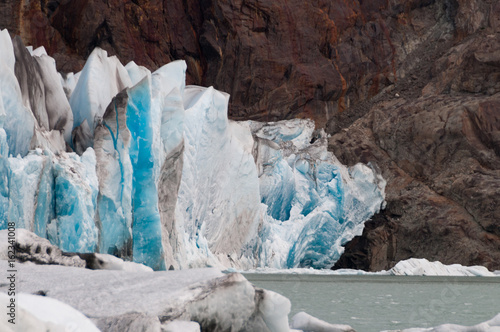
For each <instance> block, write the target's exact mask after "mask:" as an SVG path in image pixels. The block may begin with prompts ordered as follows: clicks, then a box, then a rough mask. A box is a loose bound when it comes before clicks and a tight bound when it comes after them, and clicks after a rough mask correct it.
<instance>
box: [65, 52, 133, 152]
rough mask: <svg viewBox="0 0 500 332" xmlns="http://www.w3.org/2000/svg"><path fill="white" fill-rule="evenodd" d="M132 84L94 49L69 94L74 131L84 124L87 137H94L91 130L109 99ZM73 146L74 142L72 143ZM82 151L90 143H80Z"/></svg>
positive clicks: (120, 68)
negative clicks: (87, 132) (87, 133)
mask: <svg viewBox="0 0 500 332" xmlns="http://www.w3.org/2000/svg"><path fill="white" fill-rule="evenodd" d="M131 85H132V82H131V80H130V77H129V75H128V72H127V70H126V69H125V67H123V65H122V64H121V63H120V61H119V60H118V58H117V57H116V56H111V57H108V54H107V52H106V51H104V50H102V49H100V48H95V49H94V51H93V52H92V53H91V54H90V56H89V58H88V59H87V62H86V63H85V66H84V67H83V70H82V72H81V74H80V77H79V79H78V83H77V84H76V87H75V89H74V91H73V93H72V94H71V98H70V105H71V109H72V110H73V115H74V126H73V127H74V128H76V127H78V126H80V125H81V124H82V122H83V121H84V120H87V124H88V130H89V136H88V137H93V136H94V128H95V126H96V125H97V123H98V122H99V121H100V119H102V116H103V114H104V111H105V110H106V107H107V106H108V105H109V103H110V102H111V99H112V98H113V97H114V96H115V95H116V94H117V93H118V92H120V91H121V90H123V89H124V88H126V87H130V86H131ZM73 144H75V142H73ZM80 144H82V145H83V146H84V149H83V151H84V150H85V149H86V147H89V146H93V141H92V140H88V141H84V142H80Z"/></svg>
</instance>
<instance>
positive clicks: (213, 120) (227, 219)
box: [176, 86, 265, 266]
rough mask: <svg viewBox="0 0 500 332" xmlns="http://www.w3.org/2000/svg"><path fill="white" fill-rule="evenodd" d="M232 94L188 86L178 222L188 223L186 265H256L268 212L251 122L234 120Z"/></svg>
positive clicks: (183, 262)
mask: <svg viewBox="0 0 500 332" xmlns="http://www.w3.org/2000/svg"><path fill="white" fill-rule="evenodd" d="M228 101H229V95H227V94H225V93H222V92H219V91H217V90H215V89H213V88H202V87H195V86H192V87H187V88H186V90H185V95H184V107H185V108H186V118H185V123H184V144H185V150H184V161H183V162H184V166H183V169H182V181H181V184H180V188H179V194H178V204H177V209H176V217H177V218H178V219H179V220H182V223H181V225H180V227H181V229H180V233H181V234H185V236H184V248H185V249H184V250H185V251H186V252H185V256H183V258H182V259H181V262H180V263H181V266H203V265H207V264H208V265H221V264H222V265H223V266H231V265H236V266H251V265H253V264H254V263H255V257H254V256H255V250H256V246H257V244H258V241H259V237H258V229H259V226H260V224H261V222H262V216H263V214H264V211H265V209H264V208H263V206H262V204H261V202H260V197H259V182H258V175H257V168H256V165H255V162H254V159H253V155H252V149H253V143H254V142H253V138H252V135H251V132H250V129H249V127H248V126H247V124H245V123H237V122H234V121H229V120H228V118H227V106H228Z"/></svg>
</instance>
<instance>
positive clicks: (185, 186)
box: [0, 30, 385, 270]
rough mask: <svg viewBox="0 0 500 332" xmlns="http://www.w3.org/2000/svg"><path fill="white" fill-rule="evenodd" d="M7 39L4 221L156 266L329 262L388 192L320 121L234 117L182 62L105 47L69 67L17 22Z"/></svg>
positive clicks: (0, 195) (1, 39)
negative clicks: (153, 61) (334, 142)
mask: <svg viewBox="0 0 500 332" xmlns="http://www.w3.org/2000/svg"><path fill="white" fill-rule="evenodd" d="M0 45H1V46H2V47H1V49H0V89H1V90H0V91H1V94H0V177H1V181H0V229H5V228H6V226H7V222H8V221H15V222H16V224H17V227H22V228H26V229H29V230H31V231H33V232H34V233H36V234H37V235H39V236H41V237H44V238H47V239H49V240H50V241H51V243H53V244H56V245H58V246H59V247H60V248H61V249H63V250H65V251H73V252H101V253H106V254H113V255H116V256H119V257H122V258H124V259H128V260H133V261H135V262H138V263H144V264H146V265H148V266H150V267H152V268H154V269H156V270H162V269H165V268H169V267H170V266H173V267H174V268H187V267H202V266H217V267H220V268H228V267H233V268H238V269H248V268H256V267H263V266H269V267H274V268H291V267H314V268H323V267H329V266H330V265H332V264H333V263H334V262H335V261H336V260H337V259H338V257H339V256H340V254H341V253H342V250H343V248H342V246H341V245H342V244H344V243H345V242H346V241H348V240H350V239H351V238H352V237H353V236H355V235H357V234H361V232H362V229H363V224H364V221H365V220H367V219H368V218H369V217H371V216H372V215H373V214H374V213H376V212H378V211H379V209H380V208H381V207H382V206H383V204H384V189H385V181H384V180H383V179H382V177H381V176H380V175H379V174H377V173H376V172H375V171H374V169H373V168H372V167H369V166H367V165H362V164H358V165H355V166H353V167H350V168H347V167H345V166H343V165H341V164H340V163H339V162H338V160H337V159H336V158H335V156H334V155H333V154H332V153H330V152H328V151H327V137H326V135H325V133H324V132H323V131H322V130H315V128H314V127H315V126H314V123H313V122H312V121H310V120H298V119H296V120H289V121H281V122H276V123H259V122H253V121H245V122H235V121H231V120H229V119H228V117H227V108H228V100H229V95H227V94H225V93H223V92H219V91H217V90H215V89H214V88H212V87H210V88H203V87H197V86H185V71H186V63H185V62H184V61H174V62H172V63H169V64H167V65H165V66H163V67H161V68H159V69H158V70H156V71H155V72H153V73H151V72H150V71H149V70H147V69H146V68H144V67H140V66H137V65H136V64H135V63H133V62H131V63H129V64H127V65H126V66H123V65H122V64H121V63H120V62H119V61H118V59H117V58H116V57H108V56H107V53H106V52H105V51H103V50H101V49H98V48H97V49H95V50H94V52H92V54H91V55H90V56H89V58H88V60H87V62H86V64H85V66H84V68H83V70H82V71H81V72H80V73H76V74H72V73H71V74H64V75H62V74H58V73H57V72H56V70H55V62H54V60H53V59H52V58H50V57H49V56H48V55H47V54H46V53H45V51H44V50H43V48H42V49H40V48H39V49H36V50H31V49H27V48H25V47H24V46H23V45H22V42H21V40H20V39H19V38H15V39H13V40H11V39H10V37H9V35H8V33H7V32H6V30H4V31H2V32H1V33H0ZM14 67H15V68H16V70H14ZM19 73H23V75H22V76H20V74H19ZM40 105H43V107H42V106H40ZM68 151H74V152H68Z"/></svg>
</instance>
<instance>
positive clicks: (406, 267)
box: [389, 258, 495, 277]
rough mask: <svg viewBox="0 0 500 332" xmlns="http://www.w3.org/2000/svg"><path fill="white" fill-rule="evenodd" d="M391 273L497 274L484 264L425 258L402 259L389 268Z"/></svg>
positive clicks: (423, 274) (483, 275)
mask: <svg viewBox="0 0 500 332" xmlns="http://www.w3.org/2000/svg"><path fill="white" fill-rule="evenodd" d="M389 273H390V274H392V275H406V276H481V277H492V276H495V273H493V272H490V271H488V269H487V268H486V267H484V266H462V265H460V264H453V265H444V264H443V263H441V262H429V261H428V260H427V259H425V258H410V259H407V260H404V261H400V262H399V263H397V264H396V266H394V267H393V268H392V269H390V270H389Z"/></svg>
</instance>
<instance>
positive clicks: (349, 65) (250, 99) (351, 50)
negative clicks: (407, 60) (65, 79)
mask: <svg viewBox="0 0 500 332" xmlns="http://www.w3.org/2000/svg"><path fill="white" fill-rule="evenodd" d="M432 3H433V1H429V0H413V1H402V0H398V1H387V0H372V1H359V0H349V1H345V0H333V1H326V0H316V1H307V2H304V1H299V0H291V1H275V0H265V1H255V0H253V1H248V0H220V1H215V0H207V1H195V0H186V1H171V0H170V1H166V0H165V1H159V0H156V1H155V0H150V1H140V0H135V1H132V0H128V1H127V0H42V1H28V2H27V4H25V2H21V1H14V0H8V1H4V4H2V5H0V27H2V28H4V27H7V28H8V29H9V31H11V32H12V33H13V34H19V35H21V37H22V39H23V41H24V42H25V44H27V45H34V46H35V47H36V46H40V45H43V46H45V48H46V49H47V51H48V53H49V54H51V55H52V56H54V57H55V59H56V61H57V64H58V66H59V68H58V69H59V70H61V71H78V70H79V69H80V68H81V67H82V65H83V60H84V59H85V58H86V57H87V56H88V55H89V54H90V52H91V51H92V50H93V49H94V47H96V46H100V47H101V48H103V49H105V50H107V51H108V52H109V53H110V54H116V55H117V56H118V57H119V58H120V60H121V61H122V62H124V63H126V62H128V61H131V60H134V61H135V62H136V63H138V64H140V65H145V66H147V67H149V68H151V69H154V68H155V67H157V66H159V65H162V64H164V63H167V62H170V61H172V60H174V59H185V60H186V61H187V63H188V83H194V84H201V85H214V86H215V87H216V88H217V89H220V90H222V91H226V92H229V93H230V94H231V96H232V98H231V105H230V113H231V115H232V117H233V118H238V119H243V118H244V119H248V118H251V119H260V120H276V119H284V118H293V117H310V118H313V119H315V120H316V121H317V123H318V125H319V126H324V124H325V123H326V121H327V120H328V119H330V118H331V117H333V116H334V115H335V114H336V113H338V112H341V111H343V110H345V109H346V108H348V107H349V105H350V104H352V103H356V102H357V101H359V100H364V99H367V98H369V97H371V96H373V95H375V94H377V93H378V92H379V91H380V90H381V89H382V88H384V87H385V86H387V85H388V84H390V83H391V82H394V81H395V75H396V72H397V65H398V63H399V58H401V57H404V55H405V54H404V53H405V52H406V51H405V49H410V48H411V47H412V45H413V43H418V42H420V39H421V37H422V36H421V35H425V34H426V31H425V29H427V28H428V26H434V25H435V24H436V22H439V21H440V20H441V19H442V17H443V15H444V14H443V13H444V9H442V8H440V9H439V10H438V14H436V13H434V11H429V13H428V14H430V15H431V16H432V17H430V18H427V17H425V18H424V19H423V21H424V22H421V21H422V19H420V18H419V17H417V18H415V19H413V16H414V12H419V11H422V9H421V7H422V8H426V7H429V6H432ZM436 7H443V5H441V4H440V5H439V6H436ZM441 12H443V13H441ZM434 16H437V17H434ZM466 18H467V17H465V18H464V20H465V19H466ZM414 20H415V22H416V23H415V22H414ZM467 24H468V23H467V22H464V23H463V25H464V29H465V28H467V29H472V28H473V27H468V25H467ZM467 31H468V30H467Z"/></svg>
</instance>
